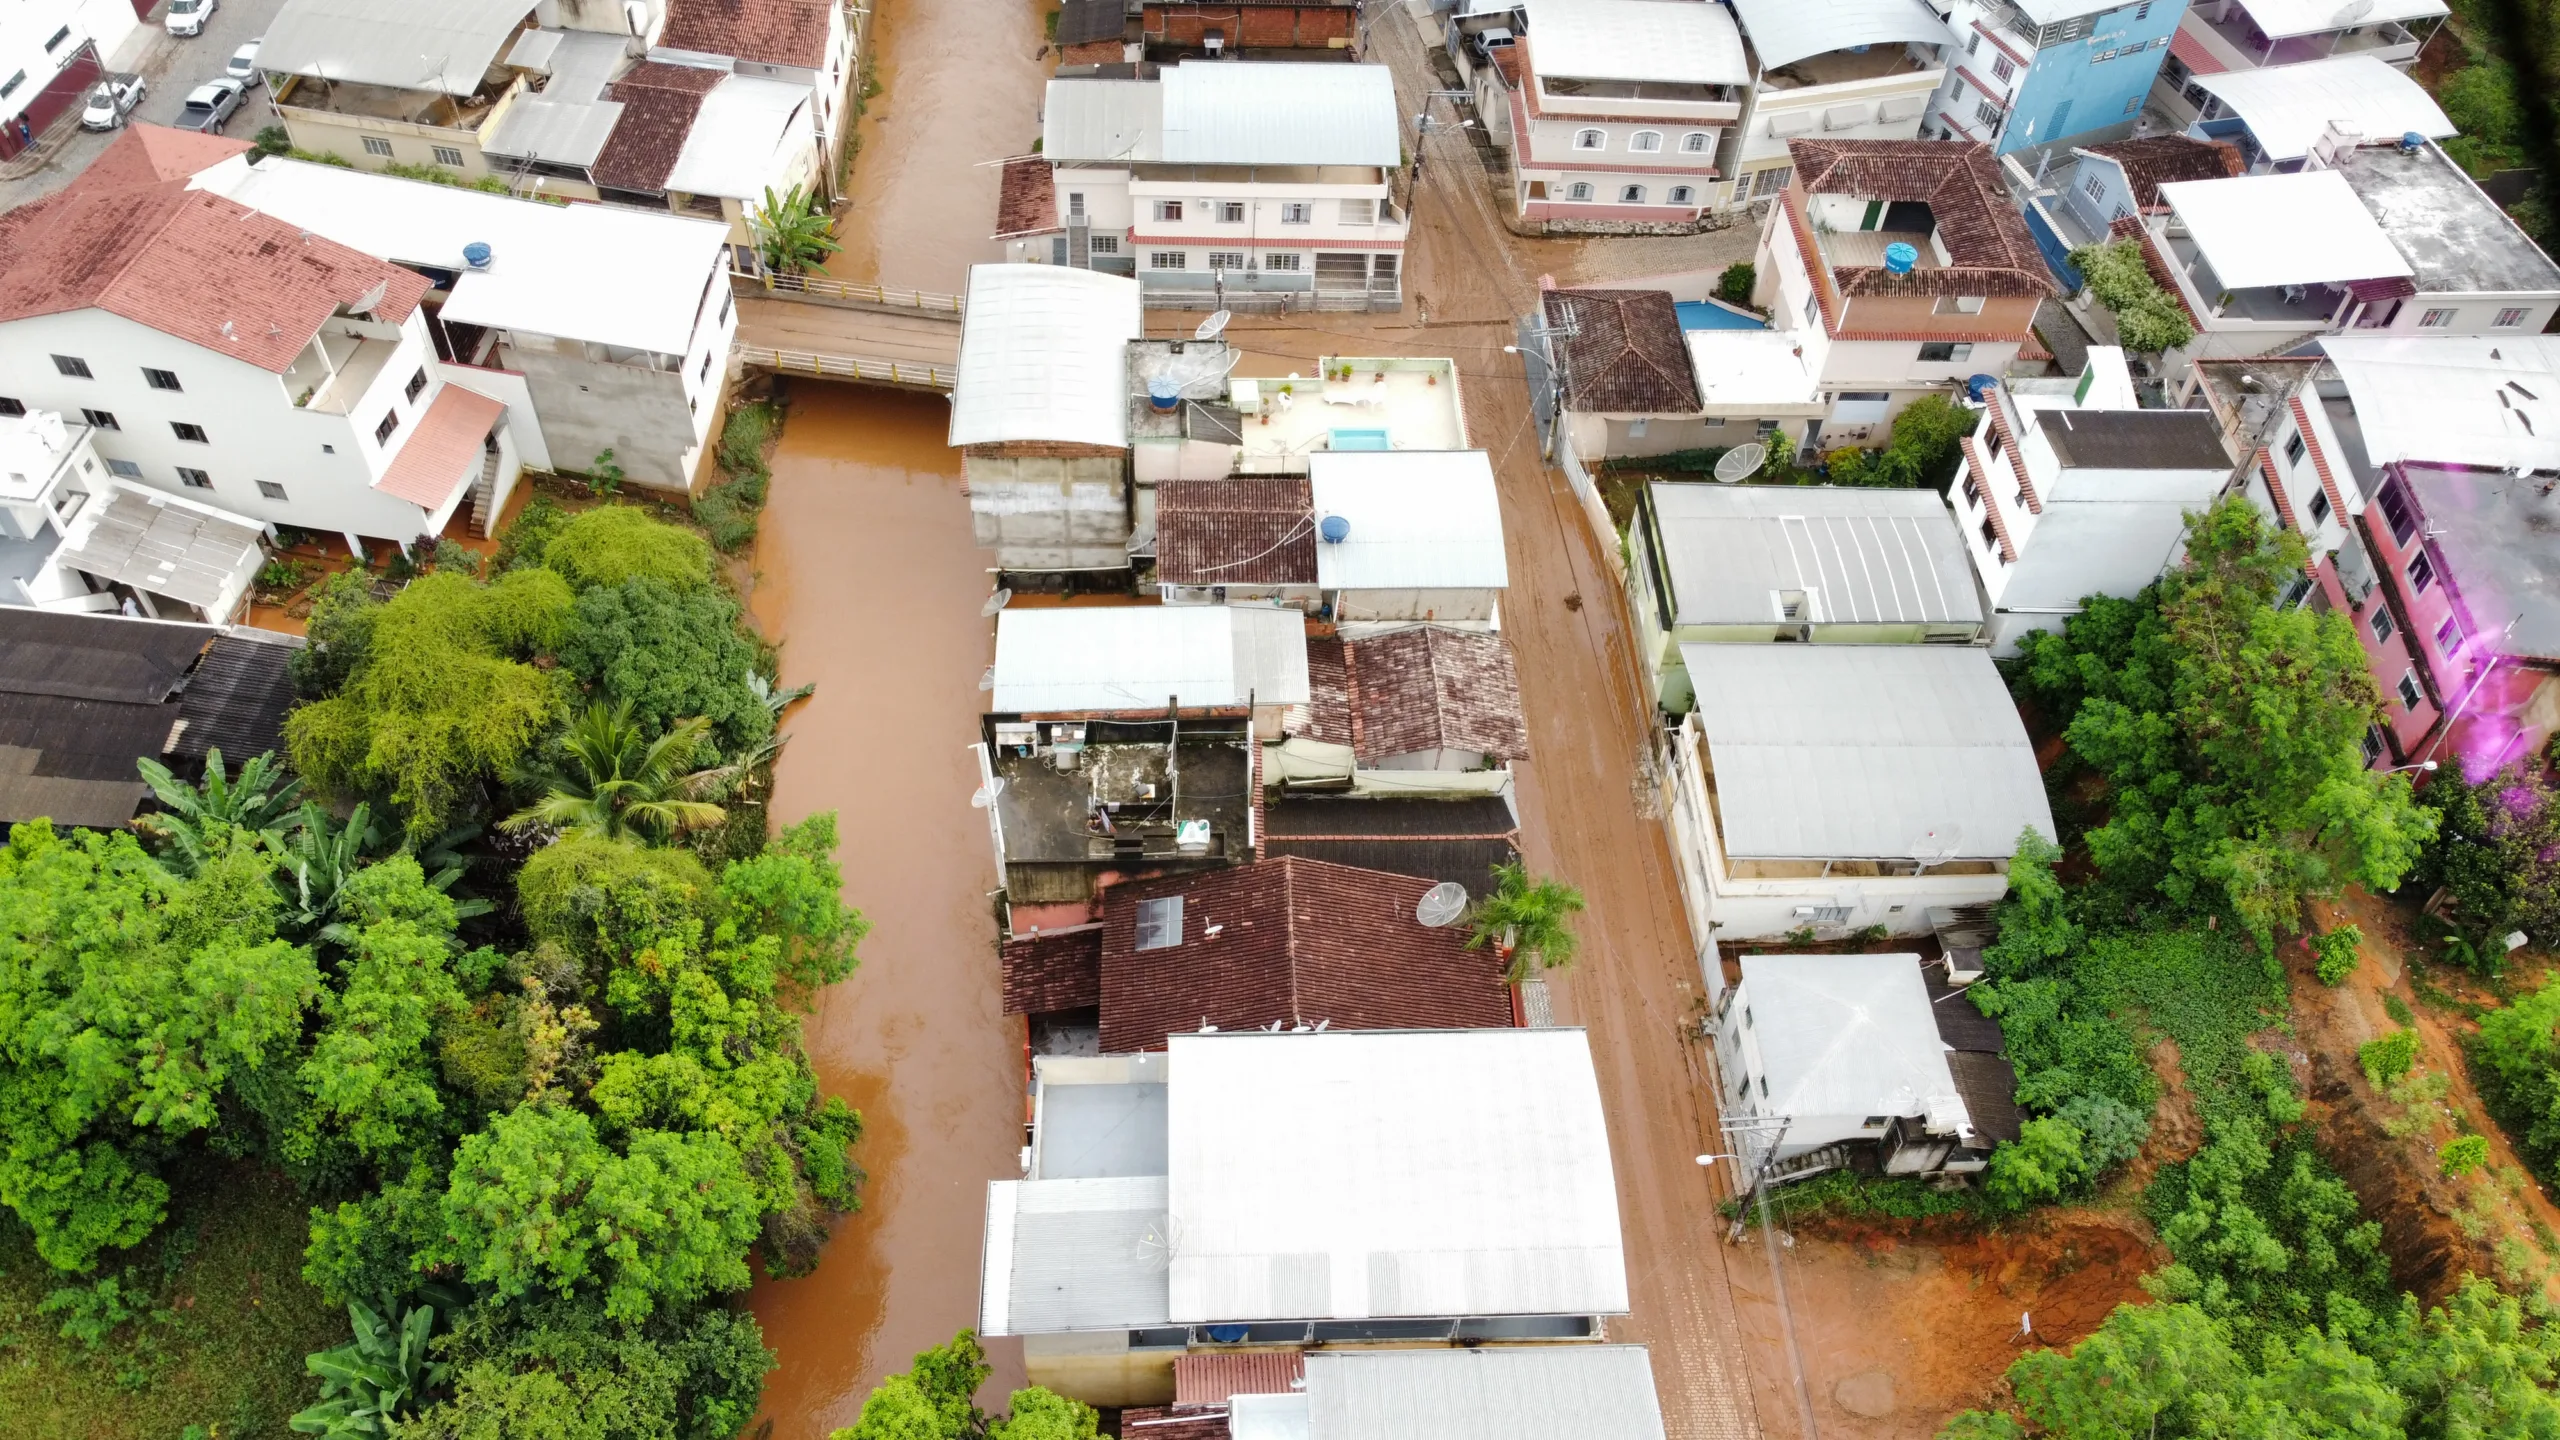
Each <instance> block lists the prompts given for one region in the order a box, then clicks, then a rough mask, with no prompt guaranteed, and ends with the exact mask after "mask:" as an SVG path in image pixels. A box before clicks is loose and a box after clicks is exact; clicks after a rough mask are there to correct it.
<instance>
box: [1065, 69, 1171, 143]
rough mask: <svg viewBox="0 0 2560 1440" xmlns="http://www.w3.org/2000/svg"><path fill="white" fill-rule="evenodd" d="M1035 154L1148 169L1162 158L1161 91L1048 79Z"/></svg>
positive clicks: (1138, 83) (1129, 83) (1140, 85)
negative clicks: (1138, 166) (1038, 142)
mask: <svg viewBox="0 0 2560 1440" xmlns="http://www.w3.org/2000/svg"><path fill="white" fill-rule="evenodd" d="M1040 153H1041V154H1042V155H1043V156H1045V157H1047V158H1048V159H1051V160H1056V161H1084V162H1087V163H1108V164H1117V165H1137V164H1149V163H1153V162H1154V161H1155V160H1156V159H1157V158H1158V157H1159V156H1160V155H1162V154H1163V153H1164V87H1163V86H1162V85H1159V84H1158V83H1156V82H1155V81H1153V80H1102V79H1077V78H1072V77H1071V78H1066V79H1060V78H1057V77H1055V76H1052V77H1051V78H1050V80H1049V88H1048V91H1047V94H1046V98H1045V99H1044V100H1043V101H1042V102H1041V109H1040Z"/></svg>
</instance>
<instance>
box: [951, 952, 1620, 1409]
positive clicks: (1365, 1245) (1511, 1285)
mask: <svg viewBox="0 0 2560 1440" xmlns="http://www.w3.org/2000/svg"><path fill="white" fill-rule="evenodd" d="M1488 988H1490V987H1488ZM1033 1076H1034V1080H1033V1085H1034V1094H1033V1104H1032V1125H1031V1142H1030V1144H1029V1146H1028V1147H1027V1152H1026V1161H1025V1164H1024V1167H1023V1178H1022V1179H1020V1180H1001V1181H997V1182H995V1183H993V1184H991V1185H989V1186H988V1187H987V1225H986V1250H985V1256H984V1267H983V1271H982V1281H981V1286H980V1291H979V1316H978V1331H979V1333H980V1334H982V1335H988V1336H1020V1337H1022V1341H1023V1358H1024V1361H1025V1363H1026V1365H1027V1366H1028V1369H1029V1373H1030V1379H1031V1381H1032V1383H1034V1384H1038V1385H1045V1386H1047V1387H1049V1388H1050V1389H1052V1390H1056V1391H1058V1392H1059V1393H1061V1394H1064V1395H1069V1396H1073V1397H1074V1398H1076V1399H1079V1400H1082V1401H1084V1402H1086V1403H1087V1404H1093V1405H1166V1404H1170V1403H1172V1402H1173V1401H1174V1400H1175V1399H1176V1390H1175V1382H1174V1376H1175V1366H1176V1363H1177V1361H1178V1360H1179V1359H1180V1358H1181V1357H1183V1356H1185V1355H1201V1354H1223V1353H1227V1352H1232V1351H1236V1350H1239V1349H1242V1348H1244V1347H1252V1348H1254V1349H1259V1350H1266V1351H1287V1350H1304V1349H1308V1348H1310V1347H1322V1349H1323V1350H1324V1351H1325V1352H1326V1353H1327V1354H1328V1355H1334V1354H1354V1355H1356V1354H1366V1353H1368V1352H1369V1351H1370V1350H1371V1348H1372V1347H1376V1348H1379V1349H1387V1348H1392V1349H1395V1350H1397V1351H1400V1352H1411V1351H1419V1350H1424V1349H1430V1348H1439V1349H1443V1350H1454V1349H1462V1348H1463V1349H1472V1348H1474V1347H1478V1346H1482V1347H1484V1348H1486V1349H1492V1348H1496V1347H1501V1346H1509V1345H1519V1346H1526V1347H1532V1348H1544V1347H1547V1346H1553V1345H1557V1344H1558V1343H1559V1342H1561V1343H1563V1344H1566V1345H1572V1344H1577V1343H1582V1342H1587V1341H1589V1340H1592V1339H1594V1338H1597V1336H1598V1333H1599V1326H1600V1322H1601V1320H1602V1318H1603V1317H1605V1316H1609V1315H1618V1314H1624V1313H1625V1312H1626V1309H1627V1289H1626V1268H1625V1261H1624V1258H1623V1254H1622V1246H1621V1241H1620V1236H1619V1227H1618V1199H1617V1191H1616V1185H1615V1181H1614V1180H1613V1179H1612V1171H1611V1168H1610V1161H1609V1144H1608V1126H1607V1123H1606V1117H1605V1116H1603V1115H1602V1113H1601V1110H1600V1091H1599V1085H1598V1082H1597V1079H1596V1077H1595V1075H1594V1073H1593V1070H1592V1062H1591V1051H1590V1046H1589V1044H1588V1042H1587V1041H1586V1039H1585V1038H1584V1036H1583V1033H1582V1031H1580V1030H1578V1029H1568V1028H1546V1029H1498V1030H1388V1031H1375V1030H1371V1031H1342V1030H1330V1029H1328V1030H1326V1031H1323V1032H1278V1033H1273V1032H1268V1031H1260V1030H1245V1031H1234V1030H1221V1031H1218V1032H1215V1033H1195V1034H1176V1035H1172V1036H1170V1037H1169V1038H1168V1040H1167V1047H1166V1050H1165V1051H1164V1052H1163V1053H1161V1054H1159V1053H1154V1052H1149V1053H1144V1054H1138V1055H1105V1056H1096V1057H1079V1056H1041V1057H1038V1058H1036V1059H1035V1060H1034V1061H1033ZM1524 1255H1528V1256H1534V1257H1536V1262H1537V1263H1535V1264H1527V1263H1521V1257H1522V1256H1524Z"/></svg>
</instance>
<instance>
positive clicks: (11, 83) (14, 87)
mask: <svg viewBox="0 0 2560 1440" xmlns="http://www.w3.org/2000/svg"><path fill="white" fill-rule="evenodd" d="M26 83H27V72H26V71H24V70H21V71H19V72H18V73H17V74H15V75H12V76H10V77H9V79H8V80H7V82H6V83H0V100H6V99H8V98H9V97H10V96H11V95H14V94H16V93H17V91H18V87H19V86H21V85H24V84H26Z"/></svg>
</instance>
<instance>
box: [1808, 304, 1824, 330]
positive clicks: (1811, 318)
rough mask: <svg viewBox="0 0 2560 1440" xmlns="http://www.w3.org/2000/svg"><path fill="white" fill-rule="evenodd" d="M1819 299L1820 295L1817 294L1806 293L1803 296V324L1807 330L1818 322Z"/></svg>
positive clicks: (1819, 312)
mask: <svg viewBox="0 0 2560 1440" xmlns="http://www.w3.org/2000/svg"><path fill="white" fill-rule="evenodd" d="M1821 299H1822V297H1821V296H1819V295H1807V296H1806V297H1804V326H1805V328H1806V329H1808V330H1810V329H1812V328H1813V327H1814V326H1815V325H1817V324H1819V323H1820V321H1819V319H1818V317H1819V316H1820V315H1821V313H1822V311H1821V304H1820V302H1821Z"/></svg>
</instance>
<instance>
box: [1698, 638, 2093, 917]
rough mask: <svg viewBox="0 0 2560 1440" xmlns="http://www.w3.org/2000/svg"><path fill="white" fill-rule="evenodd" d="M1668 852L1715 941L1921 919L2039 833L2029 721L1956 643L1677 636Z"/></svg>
mask: <svg viewBox="0 0 2560 1440" xmlns="http://www.w3.org/2000/svg"><path fill="white" fill-rule="evenodd" d="M1681 661H1682V663H1683V664H1684V665H1685V666H1686V668H1687V670H1688V674H1689V680H1690V685H1691V688H1692V689H1693V690H1694V692H1695V708H1694V709H1692V710H1690V712H1689V713H1688V715H1687V716H1686V717H1685V718H1683V719H1682V721H1681V722H1680V725H1679V727H1678V728H1677V729H1675V730H1674V731H1672V732H1671V735H1670V737H1669V743H1668V746H1667V754H1666V757H1665V758H1666V761H1667V767H1666V768H1668V769H1669V771H1670V772H1671V773H1670V775H1669V777H1668V780H1667V784H1668V786H1669V788H1670V791H1671V800H1672V807H1673V811H1674V813H1673V816H1672V823H1673V837H1674V844H1673V852H1672V853H1673V855H1674V857H1675V858H1676V860H1677V862H1678V864H1679V866H1680V867H1681V870H1682V872H1683V887H1684V891H1686V892H1687V893H1688V895H1689V896H1690V898H1691V911H1692V915H1693V918H1695V919H1696V920H1697V921H1698V922H1699V923H1700V925H1701V927H1702V929H1703V928H1704V927H1705V926H1707V925H1709V924H1711V925H1712V927H1713V932H1714V934H1715V936H1716V938H1717V939H1719V940H1722V941H1726V942H1730V941H1733V940H1748V939H1766V938H1769V937H1773V936H1778V935H1784V934H1789V933H1797V932H1801V931H1803V930H1806V929H1808V928H1810V929H1812V930H1813V931H1814V932H1815V934H1816V935H1817V936H1818V937H1822V938H1830V937H1838V936H1845V935H1849V934H1854V933H1856V932H1858V931H1860V930H1865V929H1869V928H1870V927H1873V926H1878V925H1881V926H1883V927H1884V928H1885V932H1886V933H1888V934H1894V935H1916V934H1922V933H1925V932H1926V931H1927V930H1928V929H1929V924H1928V919H1927V916H1928V911H1929V910H1930V908H1931V907H1933V906H1937V907H1945V906H1957V905H1970V904H1978V903H1984V902H1989V901H1994V900H1997V899H1999V898H2000V897H2001V896H2002V895H2003V894H2005V893H2007V890H2008V884H2009V881H2008V869H2009V859H2010V857H2011V856H2012V855H2013V854H2014V853H2016V850H2017V846H2018V837H2019V835H2020V834H2021V833H2022V832H2024V831H2026V830H2030V829H2031V830H2034V831H2035V832H2036V833H2038V834H2040V835H2042V836H2044V837H2045V838H2047V839H2048V840H2049V839H2051V838H2053V835H2054V828H2053V812H2052V809H2051V807H2050V806H2049V805H2048V804H2047V803H2046V800H2045V792H2044V777H2043V775H2042V774H2041V773H2040V772H2039V770H2038V769H2037V766H2036V758H2035V752H2034V750H2033V748H2032V747H2031V746H2030V745H2029V743H2028V740H2027V731H2026V726H2025V725H2024V724H2023V723H2022V722H2021V721H2020V720H2019V718H2018V711H2017V707H2016V706H2015V705H2014V704H2013V703H2012V702H2011V700H2010V698H2009V687H2008V686H2007V684H2006V683H2004V682H2003V681H2002V680H2001V678H2000V672H1999V671H1998V670H1997V669H1996V668H1994V666H1993V665H1992V663H1991V657H1990V654H1989V653H1988V652H1987V651H1985V650H1983V649H1981V648H1980V647H1977V646H1970V645H1961V646H1959V645H1684V646H1682V647H1681Z"/></svg>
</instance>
